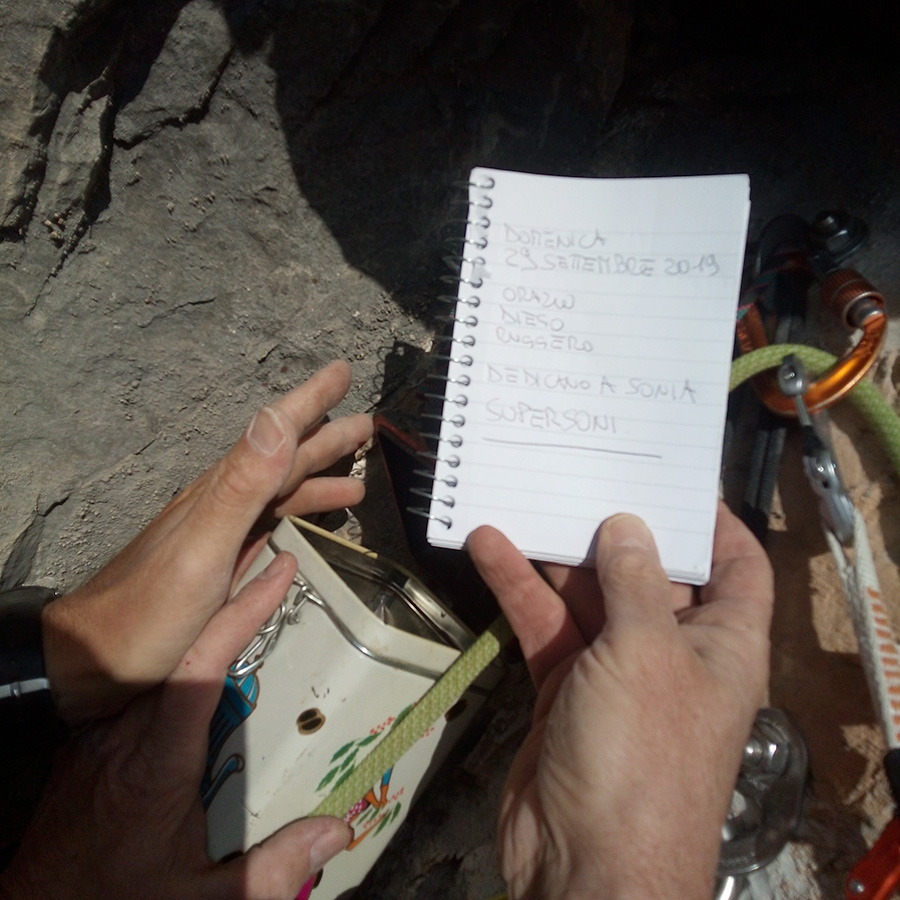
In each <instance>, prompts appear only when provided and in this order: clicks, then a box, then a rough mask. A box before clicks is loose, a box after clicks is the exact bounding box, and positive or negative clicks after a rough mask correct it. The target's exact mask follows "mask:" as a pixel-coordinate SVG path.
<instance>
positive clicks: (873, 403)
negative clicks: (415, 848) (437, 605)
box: [310, 344, 900, 816]
mask: <svg viewBox="0 0 900 900" xmlns="http://www.w3.org/2000/svg"><path fill="white" fill-rule="evenodd" d="M789 353H794V354H796V355H797V356H798V357H799V358H800V360H801V362H802V363H803V364H804V366H806V367H807V369H808V370H809V371H810V373H811V374H812V375H814V376H815V375H820V374H821V373H822V372H824V371H825V370H826V369H828V368H829V367H830V366H832V365H833V364H834V363H835V357H834V356H832V355H831V354H830V353H826V352H825V351H823V350H817V349H816V348H815V347H806V346H803V345H801V344H773V345H771V346H768V347H763V348H761V349H759V350H754V351H753V352H752V353H748V354H746V355H744V356H741V357H739V358H738V359H736V360H735V361H734V363H733V364H732V367H731V382H730V384H729V390H730V391H733V390H734V389H735V388H736V387H737V386H738V385H740V384H742V383H743V382H744V381H746V380H747V379H748V378H751V377H753V376H754V375H757V374H759V373H760V372H763V371H765V370H766V369H773V368H775V367H776V366H779V365H781V362H782V360H783V359H784V357H785V356H787V355H788V354H789ZM849 399H850V401H851V403H853V405H854V406H856V407H857V409H859V410H860V412H861V413H862V414H863V415H864V416H865V418H866V419H867V421H868V422H869V423H870V424H871V426H872V427H873V428H874V430H875V432H876V433H877V434H878V436H879V438H880V439H881V441H882V443H883V445H884V448H885V450H886V452H887V454H888V456H889V457H890V460H891V463H892V464H893V466H894V468H895V470H896V471H897V474H898V477H900V419H898V417H897V415H896V413H894V411H893V410H892V409H891V407H890V405H889V404H888V403H887V401H886V400H885V399H884V398H883V397H882V396H881V394H880V393H879V392H878V391H877V390H876V388H875V387H873V386H872V385H871V384H870V383H868V382H860V383H859V384H858V385H857V386H856V387H855V388H854V389H853V391H852V392H851V393H850V397H849ZM512 636H513V635H512V630H511V629H510V627H509V623H508V622H507V621H506V619H505V618H504V617H503V616H499V617H498V618H497V619H496V620H495V621H494V622H493V624H492V625H491V626H490V627H489V628H488V629H487V630H486V631H485V632H484V634H482V635H481V636H480V637H479V638H478V639H477V640H476V641H475V643H474V644H473V645H472V646H471V647H470V648H469V649H468V650H466V651H465V653H463V654H462V655H461V656H460V657H459V658H458V659H457V660H456V662H454V663H453V665H452V666H450V668H449V669H448V670H447V671H446V672H445V673H444V675H443V676H441V678H439V679H438V680H437V681H436V682H435V683H434V685H433V686H432V687H431V688H429V690H428V691H427V692H426V693H425V694H424V695H423V696H422V698H421V699H420V700H419V701H418V702H417V703H416V704H415V706H413V707H411V708H410V709H409V711H408V712H407V713H406V714H405V715H404V716H403V717H402V719H399V720H398V721H397V722H396V724H395V725H394V727H393V728H392V729H391V730H390V731H389V732H388V734H387V735H386V736H385V737H384V739H383V740H382V741H381V742H380V743H378V744H377V745H376V746H375V747H374V748H373V749H372V750H371V752H370V753H369V754H368V755H367V756H366V757H365V759H364V760H363V761H362V762H361V763H360V764H359V765H357V766H356V767H355V768H354V769H353V770H352V771H351V773H350V774H349V775H348V776H347V777H346V778H345V779H344V780H343V781H341V782H340V783H339V784H338V785H337V786H336V787H335V788H334V789H333V790H332V791H331V793H330V794H329V795H328V796H327V797H326V798H325V799H324V800H322V802H321V803H320V804H319V805H318V806H317V807H316V808H315V809H314V810H313V811H312V812H311V813H310V815H312V816H344V815H346V813H347V811H348V810H349V809H350V808H351V807H352V806H353V804H354V803H356V801H357V800H359V798H360V797H362V796H363V795H364V794H365V793H366V791H368V790H370V789H371V788H372V785H373V784H375V783H377V782H378V781H379V780H380V779H381V776H382V775H383V774H384V773H385V772H386V771H387V770H388V769H390V768H391V766H393V765H394V763H396V762H397V760H398V759H400V757H401V756H403V754H404V753H406V751H407V750H409V749H410V748H411V747H412V746H413V745H414V744H415V743H416V741H418V739H419V737H420V736H421V735H422V734H423V733H424V732H425V731H427V730H428V728H430V727H431V726H432V725H433V724H434V723H435V722H436V721H437V720H438V719H439V718H440V717H441V716H442V715H444V713H446V712H447V710H449V709H450V707H452V706H453V704H454V703H456V702H457V701H458V700H459V698H460V697H462V695H463V694H464V693H465V691H466V689H467V688H468V686H469V685H470V684H472V682H473V681H475V679H476V678H478V676H479V675H480V674H481V673H482V672H483V671H484V670H485V669H486V668H487V667H488V666H489V665H490V664H491V662H493V660H494V659H495V658H496V656H497V654H498V653H499V652H500V650H501V649H502V648H503V647H504V646H505V645H506V643H507V642H508V641H509V640H511V638H512Z"/></svg>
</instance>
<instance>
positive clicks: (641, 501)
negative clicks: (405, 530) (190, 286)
mask: <svg viewBox="0 0 900 900" xmlns="http://www.w3.org/2000/svg"><path fill="white" fill-rule="evenodd" d="M470 181H471V187H470V191H469V203H470V206H469V216H468V219H469V225H468V226H467V233H466V244H465V250H464V253H463V255H464V257H465V259H464V261H463V263H462V267H461V272H460V277H461V279H462V280H461V283H460V290H459V302H458V304H457V309H456V322H455V324H454V331H453V337H454V341H453V343H452V345H451V347H452V350H451V352H450V356H451V357H452V360H451V362H450V365H449V370H448V373H447V374H448V378H449V379H450V380H449V381H448V383H447V385H446V389H445V393H446V399H445V402H444V411H443V414H442V415H443V419H444V421H443V422H441V432H440V434H441V441H440V443H439V449H438V452H437V456H438V461H437V463H436V468H435V473H434V474H435V481H434V485H433V496H434V499H433V500H432V502H431V510H430V516H431V517H430V519H429V522H428V540H429V542H430V543H431V544H433V545H435V546H439V547H453V548H458V547H461V546H462V545H463V544H464V543H465V540H466V537H467V535H468V534H469V533H470V532H471V531H472V530H473V529H474V528H476V527H477V526H479V525H482V524H488V525H493V526H494V527H496V528H499V529H500V530H501V531H502V532H504V534H506V536H507V537H508V538H509V539H510V540H511V541H512V542H513V543H514V544H515V545H516V546H517V547H518V548H519V549H520V550H521V551H522V552H523V553H524V554H525V555H526V556H527V557H529V558H531V559H540V560H552V561H557V562H565V563H572V564H581V563H585V562H587V563H590V562H591V560H592V558H593V546H592V545H593V541H594V537H595V534H596V530H597V527H598V525H599V524H600V522H601V521H602V520H603V519H604V518H606V517H607V516H610V515H612V514H613V513H616V512H630V513H634V514H636V515H638V516H640V517H641V518H643V519H644V520H645V521H646V522H647V524H648V525H649V527H650V528H651V530H652V532H653V535H654V537H655V539H656V542H657V545H658V547H659V551H660V555H661V558H662V562H663V566H664V568H665V569H666V572H667V573H668V574H669V577H671V578H673V579H675V580H680V581H686V582H689V583H693V584H702V583H705V582H706V581H707V580H708V578H709V572H710V565H711V556H712V539H713V530H714V525H715V516H716V503H717V498H718V483H719V470H720V465H721V455H722V440H723V434H724V422H725V408H726V402H727V393H728V376H729V367H730V362H731V354H732V344H733V334H734V322H735V314H736V308H737V302H738V295H739V290H740V280H741V270H742V264H743V256H744V245H745V242H746V234H747V221H748V216H749V208H750V198H749V191H750V188H749V179H748V177H747V176H746V175H720V176H697V177H679V178H639V179H593V178H565V177H554V176H542V175H529V174H523V173H519V172H506V171H500V170H496V169H486V168H476V169H474V170H473V171H472V174H471V178H470Z"/></svg>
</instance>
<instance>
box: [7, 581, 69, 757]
mask: <svg viewBox="0 0 900 900" xmlns="http://www.w3.org/2000/svg"><path fill="white" fill-rule="evenodd" d="M54 596H55V594H54V592H53V591H52V590H50V589H49V588H43V587H38V586H20V587H17V588H13V589H11V590H7V591H3V592H0V724H2V727H0V731H2V733H3V734H4V735H5V737H4V740H3V743H2V745H0V752H2V753H3V754H4V755H10V754H11V755H16V754H18V753H21V752H22V751H31V750H33V749H34V748H35V747H37V746H40V745H45V744H47V743H51V742H53V741H55V740H57V739H58V738H59V737H61V736H62V734H63V733H64V729H63V728H62V726H61V722H60V721H59V719H58V718H57V716H56V713H55V709H54V705H53V699H52V697H51V692H50V682H49V679H48V676H47V672H46V667H45V659H44V652H43V634H42V630H43V629H42V618H43V610H44V608H45V607H46V605H47V603H48V601H49V600H50V599H51V598H53V597H54Z"/></svg>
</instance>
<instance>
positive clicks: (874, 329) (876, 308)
mask: <svg viewBox="0 0 900 900" xmlns="http://www.w3.org/2000/svg"><path fill="white" fill-rule="evenodd" d="M821 293H822V302H823V303H824V304H825V305H826V306H827V307H828V308H829V309H831V310H832V311H833V312H834V313H836V314H837V315H838V316H839V317H840V319H841V321H842V322H843V323H844V324H845V325H846V326H847V328H848V329H849V330H851V331H853V330H855V329H857V328H860V329H862V337H861V338H860V339H859V341H857V343H856V345H855V346H854V347H853V348H851V349H850V350H849V351H848V352H847V353H846V354H845V355H844V356H842V357H841V358H840V359H839V360H838V361H837V362H836V363H835V364H834V365H833V366H832V367H831V368H830V369H828V371H827V372H824V373H823V374H822V375H820V376H819V377H818V378H817V379H816V380H815V381H814V382H813V383H812V384H811V385H810V387H809V389H808V390H807V391H806V393H805V394H804V395H803V399H804V400H805V402H806V406H807V409H809V411H810V412H816V411H817V410H820V409H825V408H827V407H829V406H831V405H832V404H833V403H837V401H838V400H840V399H841V398H842V397H844V396H845V395H846V394H847V393H848V392H849V391H850V390H851V389H852V388H853V387H854V386H855V385H856V384H857V382H858V381H859V380H860V379H861V378H862V377H863V375H865V374H866V372H867V371H868V370H869V369H870V368H871V366H872V364H873V363H874V362H875V360H876V359H877V358H878V354H879V353H880V351H881V348H882V346H883V345H884V339H885V336H886V334H887V315H886V314H885V311H884V310H885V304H884V297H883V296H882V295H881V294H880V293H879V292H878V291H877V290H876V289H875V288H874V287H873V286H872V285H871V284H870V283H869V282H868V281H866V279H865V278H863V276H862V275H860V274H859V272H855V271H854V270H853V269H836V270H835V271H833V272H830V273H829V274H828V275H826V276H825V278H824V279H823V280H822V283H821ZM736 331H737V337H738V344H739V345H740V348H741V351H742V352H743V353H749V352H750V351H751V350H758V349H759V348H760V347H765V346H767V344H768V343H769V342H768V339H767V337H766V330H765V326H764V325H763V321H762V317H761V316H760V313H759V310H758V308H757V306H756V304H753V305H752V306H750V307H749V309H748V310H747V313H746V315H744V316H743V318H741V319H739V320H738V323H737V326H736ZM753 384H754V386H755V387H756V390H757V393H758V394H759V396H760V399H761V400H762V402H763V403H765V405H766V406H767V407H768V408H769V409H770V410H772V412H774V413H777V414H778V415H781V416H793V417H796V415H797V408H796V406H795V404H794V401H793V398H791V397H786V396H785V395H784V394H783V393H782V392H781V390H780V389H779V387H778V380H777V378H776V375H775V373H774V372H762V373H761V374H759V375H757V376H756V377H755V378H754V379H753Z"/></svg>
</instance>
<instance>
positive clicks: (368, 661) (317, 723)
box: [203, 520, 498, 900]
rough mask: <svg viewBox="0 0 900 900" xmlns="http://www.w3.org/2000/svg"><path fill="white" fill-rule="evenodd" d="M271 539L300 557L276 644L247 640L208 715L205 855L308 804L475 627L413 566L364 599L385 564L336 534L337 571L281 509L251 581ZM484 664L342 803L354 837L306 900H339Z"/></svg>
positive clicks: (422, 777) (448, 735) (430, 764)
mask: <svg viewBox="0 0 900 900" xmlns="http://www.w3.org/2000/svg"><path fill="white" fill-rule="evenodd" d="M279 550H288V551H290V552H291V553H293V554H294V555H295V556H296V557H297V561H298V566H299V569H298V576H297V578H295V582H294V584H293V585H292V587H291V591H290V593H289V594H288V597H287V598H286V600H285V603H284V604H282V608H281V610H280V611H279V613H277V614H276V616H274V617H273V619H272V620H270V622H269V623H268V630H267V629H263V631H261V632H260V642H262V641H263V640H264V639H266V636H268V639H269V640H272V639H274V640H275V642H276V643H275V646H274V649H271V652H270V653H269V654H268V655H267V656H264V657H261V654H262V652H263V651H262V648H261V647H257V648H255V653H254V652H251V654H250V655H251V656H256V657H261V658H262V661H261V662H260V661H259V659H257V665H258V667H257V668H255V670H252V671H247V672H242V671H241V670H240V669H236V670H233V672H234V674H232V675H231V676H229V678H228V680H227V682H226V689H225V693H224V695H223V699H222V703H221V704H220V707H219V709H218V711H217V713H216V716H215V718H214V720H213V725H212V728H211V734H210V757H209V765H208V771H207V776H206V778H205V779H204V784H203V796H204V803H205V804H206V805H207V819H208V824H209V851H210V855H211V856H212V858H213V859H220V858H222V857H223V856H226V855H227V854H229V853H232V852H233V851H236V850H245V849H247V848H248V847H250V846H252V845H253V844H256V843H258V842H259V841H261V840H263V839H264V838H266V837H268V836H269V835H270V834H272V833H273V832H274V831H276V830H277V829H278V828H280V827H281V826H282V825H285V824H286V823H288V822H290V821H292V820H294V819H297V818H300V817H302V816H304V815H306V814H307V813H309V812H310V811H312V810H313V809H314V808H315V807H316V806H317V805H318V803H319V802H320V801H321V800H322V799H323V798H324V797H325V796H327V794H328V792H329V791H330V790H331V789H332V788H333V787H334V786H335V784H336V783H338V782H339V781H340V780H341V778H342V777H343V776H344V775H345V774H348V773H349V772H350V771H351V770H352V768H353V765H354V762H357V761H359V760H361V759H362V758H364V756H365V755H366V753H367V752H369V750H370V749H371V748H372V747H373V746H375V745H376V743H377V742H378V741H379V740H381V739H382V738H383V737H384V736H385V735H386V734H387V733H388V732H389V730H390V729H391V726H392V724H393V723H394V722H395V720H396V719H397V717H398V716H399V715H400V713H402V712H403V710H405V709H406V708H407V707H408V706H409V705H410V704H413V703H415V702H416V701H417V700H418V699H419V698H420V697H421V696H422V694H424V693H425V692H426V691H427V690H428V688H429V687H431V685H432V684H433V683H434V682H435V681H436V680H437V679H438V678H439V677H440V676H441V674H443V672H444V671H445V670H446V669H447V668H448V667H449V666H450V664H451V663H452V662H453V661H454V660H455V659H456V658H457V656H458V655H459V653H460V651H461V650H464V649H465V648H466V646H468V644H469V643H471V641H472V640H473V635H472V634H471V632H469V631H468V629H466V628H465V627H464V626H463V625H461V623H459V622H458V620H456V619H455V618H454V617H453V616H452V615H451V614H450V613H449V612H448V611H447V610H446V609H445V608H444V607H443V606H442V605H441V604H440V603H439V601H437V600H436V598H434V596H433V595H431V594H430V593H428V592H427V591H426V590H425V589H424V588H423V587H422V586H421V585H420V584H419V583H418V582H416V581H415V579H412V578H411V577H409V576H408V573H402V575H401V578H404V577H408V578H409V581H408V582H407V584H405V585H402V586H401V588H402V589H401V590H400V591H398V587H397V585H396V584H394V585H388V584H387V581H386V579H385V583H383V584H380V585H379V584H376V588H377V590H376V591H375V592H374V595H373V596H369V597H367V599H366V600H365V601H364V600H363V599H361V597H360V593H363V594H364V593H365V591H363V590H359V589H360V588H362V587H364V583H365V582H368V583H369V584H370V585H371V584H372V583H373V581H375V582H378V581H379V580H380V579H381V576H382V575H383V574H384V570H385V568H386V567H385V564H384V563H383V562H382V561H377V562H375V559H376V558H374V555H371V556H370V557H369V558H368V559H365V560H364V559H363V555H364V551H363V553H360V552H359V551H358V550H357V549H356V548H353V549H347V547H346V546H345V547H337V548H336V550H337V558H336V561H335V565H336V566H337V567H338V571H341V573H342V575H343V576H344V578H347V581H345V580H344V578H342V577H339V576H338V574H337V573H336V571H335V569H334V568H332V566H331V565H329V563H328V562H326V560H325V559H324V558H323V556H322V555H320V554H319V553H318V552H317V551H316V550H315V549H313V547H312V545H311V543H310V541H308V540H307V539H306V538H305V537H304V536H303V535H302V534H301V533H300V531H299V530H298V529H297V527H295V526H294V525H293V524H292V523H291V522H289V521H287V520H285V521H283V522H282V523H281V524H280V525H279V526H278V528H277V529H276V530H275V532H274V533H273V535H272V538H271V540H270V541H269V545H268V546H267V547H266V548H265V549H264V550H263V551H262V553H261V554H260V556H259V558H258V559H257V560H256V561H255V562H254V565H253V566H252V567H251V569H250V571H249V572H248V573H247V576H246V579H245V580H248V579H249V578H252V577H253V576H254V575H255V574H257V573H258V572H259V571H261V570H262V569H263V568H264V567H265V566H266V565H267V564H268V563H269V562H270V561H271V560H272V559H273V558H274V556H275V553H276V552H278V551H279ZM329 555H330V556H331V558H332V559H333V560H335V556H334V555H332V554H329ZM363 563H365V565H363ZM373 565H374V568H375V570H376V571H375V573H374V578H373V573H372V568H373ZM366 568H368V576H366V575H364V574H362V573H363V570H364V569H366ZM354 570H356V571H355V572H354ZM401 571H402V570H401ZM348 581H349V582H350V583H352V584H354V586H355V587H357V589H358V590H359V592H357V591H354V590H352V589H351V588H350V586H349V585H348ZM400 594H402V596H400ZM370 607H373V608H370ZM385 620H387V621H385ZM398 626H399V627H398ZM404 629H406V630H404ZM413 632H417V633H413ZM248 649H249V648H248ZM246 656H247V654H245V657H246ZM486 674H487V678H484V677H483V678H482V679H480V680H479V682H478V684H477V685H476V686H473V687H472V688H470V689H469V690H468V691H467V693H466V695H465V696H464V697H463V699H462V700H461V701H460V703H458V704H457V705H456V706H455V707H454V709H453V710H451V711H450V712H449V713H448V714H447V716H445V717H443V718H442V719H441V720H440V721H439V722H437V723H435V725H434V726H433V727H432V728H430V729H429V730H428V731H427V732H426V733H425V734H423V735H422V737H421V739H420V740H419V741H418V742H417V743H416V744H415V746H414V747H413V748H412V749H411V750H410V751H408V752H407V753H406V754H405V755H404V756H403V757H402V758H401V759H400V760H399V761H398V762H397V763H396V764H395V765H394V767H393V769H392V770H389V771H387V772H385V773H384V775H383V777H382V778H381V779H380V781H379V782H378V783H377V784H373V785H372V786H371V790H370V791H368V792H367V793H366V794H365V796H364V797H360V798H359V800H358V802H357V803H356V804H355V805H354V807H353V809H352V810H350V811H349V812H348V815H347V816H346V821H348V822H349V823H350V824H351V825H352V826H353V828H354V832H355V838H354V841H353V843H352V844H351V846H350V848H349V850H348V851H347V852H345V853H342V854H340V855H339V856H338V857H337V858H336V859H335V860H333V861H332V862H331V863H329V865H328V866H327V867H326V870H325V872H324V873H323V876H322V878H321V880H320V882H319V883H318V884H317V885H316V887H315V888H314V889H313V891H312V898H313V900H335V898H339V897H342V896H344V895H345V894H346V893H347V892H349V891H350V890H351V889H352V888H353V887H355V886H356V885H358V884H359V882H360V881H361V880H362V879H363V877H364V876H365V874H366V872H368V870H369V869H370V868H371V866H372V865H373V863H374V862H375V860H376V859H377V857H378V856H379V855H380V854H381V852H382V851H383V850H384V848H385V847H386V846H387V843H388V841H389V840H390V838H391V837H392V836H393V834H394V833H395V832H396V831H397V829H398V828H399V827H400V825H401V823H402V822H403V820H404V818H405V817H406V814H407V812H408V811H409V808H410V805H411V803H412V802H413V800H414V799H415V797H416V795H417V793H418V792H419V791H421V790H422V789H423V788H424V786H425V784H426V783H427V780H428V778H429V777H430V776H431V774H432V773H433V772H434V770H435V769H436V768H437V766H439V765H440V763H441V762H442V761H443V760H444V758H445V757H446V755H447V753H448V751H449V750H450V749H451V747H452V746H453V744H454V743H455V742H456V740H457V739H458V738H459V737H460V736H461V734H462V733H463V731H464V730H465V727H466V726H467V725H468V724H469V723H470V721H471V719H472V717H473V715H474V714H475V712H476V711H477V709H478V707H479V706H480V705H481V704H482V702H483V699H484V696H485V689H486V688H489V687H490V686H492V682H496V678H497V675H498V672H497V671H496V670H494V671H491V672H488V673H486Z"/></svg>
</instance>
